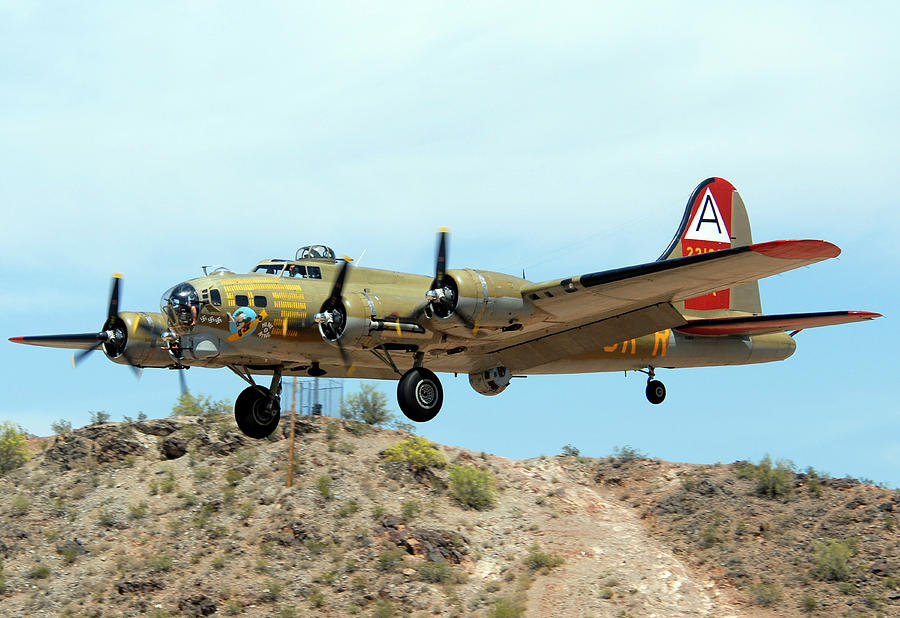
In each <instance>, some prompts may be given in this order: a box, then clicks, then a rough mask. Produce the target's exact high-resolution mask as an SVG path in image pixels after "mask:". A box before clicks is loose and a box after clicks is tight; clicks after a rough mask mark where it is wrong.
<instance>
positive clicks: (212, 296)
mask: <svg viewBox="0 0 900 618" xmlns="http://www.w3.org/2000/svg"><path fill="white" fill-rule="evenodd" d="M209 300H210V302H211V303H212V304H214V305H215V306H216V307H220V306H221V305H222V295H221V294H220V293H219V290H210V291H209Z"/></svg>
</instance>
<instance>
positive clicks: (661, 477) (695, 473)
mask: <svg viewBox="0 0 900 618" xmlns="http://www.w3.org/2000/svg"><path fill="white" fill-rule="evenodd" d="M296 427H297V433H296V445H295V453H296V463H295V468H294V484H293V487H292V488H290V489H287V488H286V487H285V480H286V475H287V462H288V440H286V439H284V438H283V433H282V432H277V433H276V434H275V435H274V436H273V437H272V438H270V439H269V440H263V441H251V440H249V439H246V438H244V437H243V436H241V435H240V434H239V432H238V431H237V430H236V428H235V427H234V424H233V421H231V420H230V419H229V418H228V417H225V416H219V417H211V416H208V417H205V418H204V417H199V416H195V417H175V418H166V419H158V420H145V421H140V422H130V423H102V424H95V425H89V426H87V427H84V428H82V429H79V430H75V431H74V432H71V433H69V434H67V435H61V436H53V437H50V438H39V439H34V440H31V441H30V448H31V450H32V452H33V455H32V458H31V459H30V461H28V463H26V464H25V465H24V466H23V467H21V468H19V469H17V470H14V471H12V472H9V473H7V474H6V475H5V476H3V477H0V514H2V522H3V525H2V527H0V556H2V576H0V590H2V594H0V614H2V615H4V616H39V615H58V616H182V615H186V616H202V615H211V614H216V615H242V616H285V617H287V616H348V615H360V616H422V617H424V616H493V617H498V618H499V617H505V616H579V617H582V616H598V617H599V616H804V615H815V616H878V615H884V616H887V615H893V616H898V615H900V583H898V582H900V579H898V578H900V538H898V523H900V522H898V516H900V494H898V493H897V492H893V491H889V490H886V489H882V488H877V487H873V486H869V485H864V484H861V483H859V482H858V481H856V480H853V479H831V478H825V477H820V476H818V475H816V474H815V473H813V472H812V471H808V473H806V474H798V473H796V472H794V471H793V470H792V469H790V468H788V467H787V466H779V465H777V464H773V463H772V462H769V461H768V460H766V461H763V462H760V463H758V464H753V463H749V462H736V463H734V464H727V465H689V464H676V463H668V462H664V461H659V460H654V459H648V458H644V457H641V456H639V454H638V453H635V452H633V451H631V450H630V449H621V451H620V452H618V453H617V454H616V456H611V457H608V458H602V459H591V458H584V457H580V456H578V455H577V453H576V452H574V449H568V450H569V454H567V455H558V456H553V457H539V458H535V459H529V460H525V461H513V460H509V459H504V458H501V457H496V456H493V455H489V454H484V453H475V452H470V451H467V450H465V449H461V448H455V447H449V446H440V445H430V444H429V443H427V441H424V439H421V438H420V439H414V438H413V437H412V436H411V435H410V434H407V433H405V432H402V431H393V430H387V429H381V428H377V427H372V426H368V425H365V424H362V423H359V422H355V421H345V420H341V419H334V418H328V417H303V418H302V419H298V422H297V426H296Z"/></svg>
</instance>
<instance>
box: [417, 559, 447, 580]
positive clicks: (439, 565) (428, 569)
mask: <svg viewBox="0 0 900 618" xmlns="http://www.w3.org/2000/svg"><path fill="white" fill-rule="evenodd" d="M416 574H417V575H418V576H419V579H421V580H422V581H423V582H429V583H431V584H442V583H444V582H448V581H450V580H451V579H453V569H451V568H450V565H449V564H448V563H447V562H446V561H444V560H440V561H438V562H423V563H422V564H420V565H419V567H418V568H417V569H416Z"/></svg>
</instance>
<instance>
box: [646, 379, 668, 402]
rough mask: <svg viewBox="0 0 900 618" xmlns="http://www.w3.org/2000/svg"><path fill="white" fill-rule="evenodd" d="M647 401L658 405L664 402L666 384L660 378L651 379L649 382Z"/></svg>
mask: <svg viewBox="0 0 900 618" xmlns="http://www.w3.org/2000/svg"><path fill="white" fill-rule="evenodd" d="M646 392H647V401H649V402H650V403H652V404H654V405H656V404H658V403H662V402H663V400H665V398H666V385H665V384H663V383H662V382H660V381H659V380H650V381H649V382H647V391H646Z"/></svg>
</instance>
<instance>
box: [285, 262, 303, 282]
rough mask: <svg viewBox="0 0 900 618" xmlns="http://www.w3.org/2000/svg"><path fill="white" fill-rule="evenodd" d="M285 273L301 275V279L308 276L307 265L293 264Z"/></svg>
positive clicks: (295, 275)
mask: <svg viewBox="0 0 900 618" xmlns="http://www.w3.org/2000/svg"><path fill="white" fill-rule="evenodd" d="M284 274H285V276H287V277H300V278H301V279H305V278H306V266H301V265H300V264H292V265H291V266H288V267H287V268H285V269H284Z"/></svg>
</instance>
